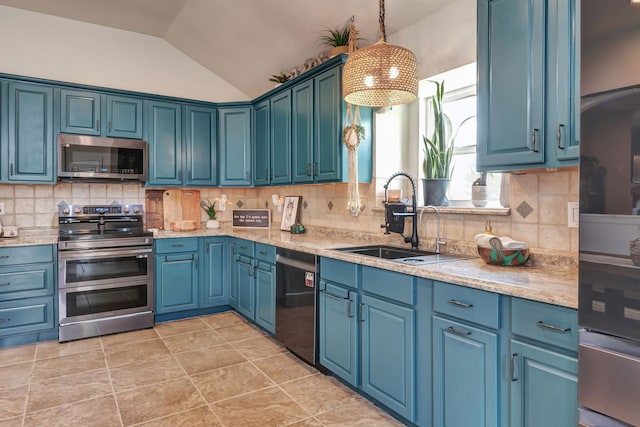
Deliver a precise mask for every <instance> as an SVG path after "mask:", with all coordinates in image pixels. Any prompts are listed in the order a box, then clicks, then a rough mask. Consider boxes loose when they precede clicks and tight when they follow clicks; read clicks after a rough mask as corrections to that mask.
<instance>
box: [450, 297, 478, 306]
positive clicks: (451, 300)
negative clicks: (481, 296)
mask: <svg viewBox="0 0 640 427" xmlns="http://www.w3.org/2000/svg"><path fill="white" fill-rule="evenodd" d="M448 302H449V304H451V305H455V306H456V307H462V308H471V307H473V304H465V303H463V302H460V301H456V300H454V299H450V300H449V301H448Z"/></svg>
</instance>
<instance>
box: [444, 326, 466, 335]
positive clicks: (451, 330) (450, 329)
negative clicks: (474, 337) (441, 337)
mask: <svg viewBox="0 0 640 427" xmlns="http://www.w3.org/2000/svg"><path fill="white" fill-rule="evenodd" d="M447 331H449V332H451V333H452V334H456V335H461V336H463V337H466V336H469V335H471V332H466V331H461V330H460V329H456V328H454V327H453V326H449V327H448V328H447Z"/></svg>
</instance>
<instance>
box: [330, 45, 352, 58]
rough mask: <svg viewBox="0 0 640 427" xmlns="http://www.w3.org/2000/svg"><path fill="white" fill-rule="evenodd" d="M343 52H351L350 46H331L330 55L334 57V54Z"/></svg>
mask: <svg viewBox="0 0 640 427" xmlns="http://www.w3.org/2000/svg"><path fill="white" fill-rule="evenodd" d="M341 53H349V46H335V47H333V48H331V52H330V53H329V57H330V58H333V57H334V56H337V55H340V54H341Z"/></svg>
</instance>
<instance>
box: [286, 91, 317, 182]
mask: <svg viewBox="0 0 640 427" xmlns="http://www.w3.org/2000/svg"><path fill="white" fill-rule="evenodd" d="M291 94H292V95H291V98H292V111H293V114H292V117H293V123H292V127H291V149H292V157H293V166H292V173H293V176H292V181H293V182H294V183H296V184H301V183H305V182H313V175H312V174H311V172H312V167H313V132H314V131H313V123H314V121H313V79H310V80H307V81H304V82H302V83H300V84H297V85H296V86H294V87H293V88H292V89H291Z"/></svg>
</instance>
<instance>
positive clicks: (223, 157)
mask: <svg viewBox="0 0 640 427" xmlns="http://www.w3.org/2000/svg"><path fill="white" fill-rule="evenodd" d="M218 120H219V126H218V136H219V138H218V140H219V144H220V148H219V154H220V157H219V158H220V185H221V186H229V187H232V186H236V187H249V186H251V107H250V106H234V107H226V108H221V109H219V110H218Z"/></svg>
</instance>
